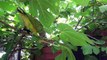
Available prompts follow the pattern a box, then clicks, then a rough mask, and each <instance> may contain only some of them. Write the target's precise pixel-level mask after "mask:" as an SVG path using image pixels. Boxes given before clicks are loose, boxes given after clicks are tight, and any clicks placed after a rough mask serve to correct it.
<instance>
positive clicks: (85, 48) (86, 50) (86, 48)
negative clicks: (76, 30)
mask: <svg viewBox="0 0 107 60" xmlns="http://www.w3.org/2000/svg"><path fill="white" fill-rule="evenodd" d="M92 48H93V47H92V46H91V45H86V46H83V47H82V50H83V54H84V55H88V54H92Z"/></svg>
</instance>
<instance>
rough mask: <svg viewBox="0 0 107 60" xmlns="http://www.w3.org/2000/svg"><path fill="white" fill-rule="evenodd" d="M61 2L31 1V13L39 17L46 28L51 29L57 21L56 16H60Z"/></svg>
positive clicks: (51, 0)
mask: <svg viewBox="0 0 107 60" xmlns="http://www.w3.org/2000/svg"><path fill="white" fill-rule="evenodd" d="M59 1H60V0H50V1H49V0H31V1H30V12H31V13H32V15H33V16H37V17H38V18H39V19H40V22H41V23H42V24H43V25H44V26H45V27H49V26H50V25H51V24H52V23H53V21H54V20H55V15H58V14H59Z"/></svg>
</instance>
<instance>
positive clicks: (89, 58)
mask: <svg viewBox="0 0 107 60" xmlns="http://www.w3.org/2000/svg"><path fill="white" fill-rule="evenodd" d="M85 60H98V59H97V58H96V57H95V56H91V55H88V56H85Z"/></svg>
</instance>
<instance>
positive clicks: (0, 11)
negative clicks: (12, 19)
mask: <svg viewBox="0 0 107 60" xmlns="http://www.w3.org/2000/svg"><path fill="white" fill-rule="evenodd" d="M3 14H5V13H4V10H2V9H1V8H0V16H2V15H3Z"/></svg>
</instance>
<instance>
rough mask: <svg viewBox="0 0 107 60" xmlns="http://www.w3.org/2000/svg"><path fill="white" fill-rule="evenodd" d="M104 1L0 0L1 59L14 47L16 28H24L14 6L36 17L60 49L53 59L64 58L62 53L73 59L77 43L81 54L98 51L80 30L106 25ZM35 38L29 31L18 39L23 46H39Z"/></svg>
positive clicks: (15, 43)
mask: <svg viewBox="0 0 107 60" xmlns="http://www.w3.org/2000/svg"><path fill="white" fill-rule="evenodd" d="M106 3H107V1H106V0H50V1H49V0H31V1H29V0H17V1H16V0H1V1H0V22H1V23H0V25H1V26H0V37H1V38H0V47H3V48H5V49H4V51H5V52H6V54H5V55H4V56H3V57H4V58H5V57H6V58H5V59H4V58H3V59H4V60H6V59H7V58H8V56H9V55H10V53H11V52H12V51H13V50H14V47H16V46H15V45H17V44H18V41H19V40H20V31H19V30H20V29H22V28H24V23H23V21H22V20H21V18H20V17H19V14H18V13H17V11H16V10H17V7H21V8H23V9H24V11H25V12H26V13H28V14H30V15H32V16H33V17H36V18H38V19H39V21H40V22H41V24H42V25H43V27H44V29H45V31H46V32H47V34H48V35H49V36H50V37H49V38H50V39H52V40H54V42H55V44H56V45H55V46H54V47H56V48H57V47H59V48H60V49H61V50H62V54H61V55H59V56H58V57H56V60H66V57H68V60H76V58H75V56H74V55H73V53H72V50H77V46H83V47H82V49H83V53H84V55H87V54H92V52H94V53H95V54H98V53H99V52H100V50H99V47H96V46H91V45H94V43H93V42H94V41H93V40H91V39H89V38H88V37H87V35H86V34H84V32H85V31H86V33H89V32H92V31H94V30H95V29H97V28H100V29H106V28H107V24H106V23H107V21H106V14H107V9H106V8H107V5H106ZM77 31H78V32H77ZM38 39H39V38H38V37H35V36H32V35H31V36H26V37H24V38H23V41H21V42H22V43H24V44H23V47H26V48H31V47H32V46H33V44H34V45H36V46H37V47H39V48H41V47H42V46H41V44H38V43H37V42H36V41H37V40H38ZM60 41H61V42H60ZM35 42H36V43H35ZM97 43H98V42H97ZM89 44H91V45H89ZM71 49H72V50H71ZM102 50H107V49H104V48H102ZM62 57H63V58H62Z"/></svg>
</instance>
